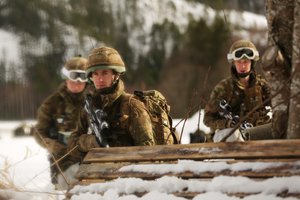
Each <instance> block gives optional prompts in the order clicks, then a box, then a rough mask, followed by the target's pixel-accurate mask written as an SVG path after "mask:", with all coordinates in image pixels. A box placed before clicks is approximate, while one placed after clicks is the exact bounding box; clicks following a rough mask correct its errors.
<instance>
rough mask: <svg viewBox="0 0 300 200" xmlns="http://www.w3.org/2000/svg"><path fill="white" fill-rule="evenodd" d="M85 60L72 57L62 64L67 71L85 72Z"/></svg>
mask: <svg viewBox="0 0 300 200" xmlns="http://www.w3.org/2000/svg"><path fill="white" fill-rule="evenodd" d="M86 64H87V59H85V58H82V57H73V58H71V59H70V60H68V61H67V62H66V63H65V64H64V68H66V69H67V70H83V71H85V69H86Z"/></svg>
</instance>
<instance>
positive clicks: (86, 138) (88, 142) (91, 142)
mask: <svg viewBox="0 0 300 200" xmlns="http://www.w3.org/2000/svg"><path fill="white" fill-rule="evenodd" d="M78 146H79V149H80V150H81V151H83V152H88V151H89V150H90V149H92V148H96V147H100V146H99V144H98V142H97V139H96V136H95V135H91V134H83V135H81V136H80V137H79V140H78Z"/></svg>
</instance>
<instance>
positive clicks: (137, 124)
mask: <svg viewBox="0 0 300 200" xmlns="http://www.w3.org/2000/svg"><path fill="white" fill-rule="evenodd" d="M125 71H126V68H125V64H124V62H123V60H122V58H121V56H120V55H119V53H118V52H117V51H116V50H115V49H113V48H110V47H100V48H95V49H93V50H92V51H91V53H90V55H89V57H88V63H87V77H88V79H89V82H91V83H93V84H91V85H90V87H89V88H88V89H87V95H90V96H91V99H92V106H93V108H94V109H93V110H97V111H100V110H101V112H103V113H105V116H106V117H105V119H103V120H104V121H105V122H107V124H108V126H109V128H108V129H109V131H105V132H103V133H102V135H101V136H102V138H103V139H104V140H105V141H106V142H107V144H108V145H109V146H111V147H115V146H144V145H155V140H154V135H153V130H152V125H151V120H150V116H149V113H148V111H147V109H146V107H145V105H144V104H143V102H141V101H139V100H137V99H135V98H130V95H129V94H128V93H126V92H125V88H124V83H123V81H122V80H121V79H120V76H121V75H122V74H123V73H124V72H125ZM89 119H90V116H89V114H88V113H87V111H86V109H84V108H82V110H81V112H80V118H79V121H78V127H77V130H76V131H75V132H73V133H72V135H71V137H70V139H69V149H72V148H73V147H75V146H77V145H78V148H77V150H78V151H77V152H76V154H73V156H74V157H76V159H77V160H78V161H79V162H80V161H81V159H82V158H83V157H84V155H85V154H86V153H87V152H88V151H89V150H90V149H91V148H95V147H99V140H98V139H97V138H96V136H95V135H94V134H92V133H93V130H92V129H91V124H90V121H89Z"/></svg>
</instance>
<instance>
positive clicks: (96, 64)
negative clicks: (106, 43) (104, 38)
mask: <svg viewBox="0 0 300 200" xmlns="http://www.w3.org/2000/svg"><path fill="white" fill-rule="evenodd" d="M97 69H112V70H113V71H115V72H117V73H124V72H125V71H126V68H125V64H124V62H123V60H122V58H121V56H120V54H119V53H118V51H117V50H115V49H113V48H111V47H99V48H95V49H93V50H92V52H91V53H90V55H89V57H88V63H87V76H88V77H90V76H91V73H92V72H93V71H95V70H97Z"/></svg>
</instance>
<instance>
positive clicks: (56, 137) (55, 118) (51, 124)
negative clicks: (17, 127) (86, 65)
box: [33, 82, 83, 169]
mask: <svg viewBox="0 0 300 200" xmlns="http://www.w3.org/2000/svg"><path fill="white" fill-rule="evenodd" d="M82 105H83V92H82V93H79V94H72V93H70V92H68V91H67V87H66V84H65V82H64V83H62V84H61V85H60V86H59V87H58V89H57V90H56V91H55V92H54V93H53V94H51V95H50V96H48V97H47V98H46V99H45V100H44V101H43V103H42V104H41V106H40V107H39V109H38V112H37V125H36V126H35V129H34V132H33V135H34V137H35V139H36V141H37V142H38V143H39V144H40V145H41V146H43V147H46V144H45V141H51V144H52V148H54V149H52V153H53V155H54V156H55V157H56V158H60V157H61V156H64V155H65V154H66V153H67V140H68V138H69V136H70V134H71V133H72V132H73V131H74V130H75V128H76V122H77V119H78V117H79V111H80V109H81V107H82ZM41 137H42V138H43V140H44V141H43V140H42V139H41ZM47 148H49V146H48V147H47ZM65 161H66V159H65ZM63 163H64V161H61V162H60V164H61V166H63V165H64V164H63ZM66 166H67V165H66ZM62 168H63V167H62ZM63 169H64V168H63Z"/></svg>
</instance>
